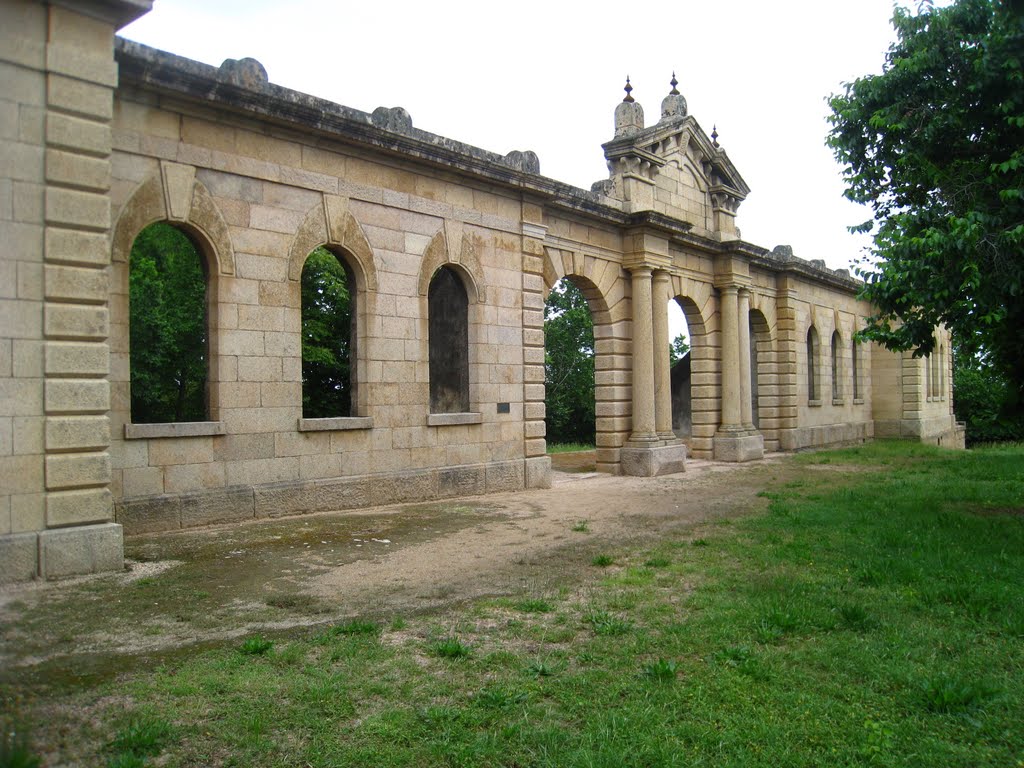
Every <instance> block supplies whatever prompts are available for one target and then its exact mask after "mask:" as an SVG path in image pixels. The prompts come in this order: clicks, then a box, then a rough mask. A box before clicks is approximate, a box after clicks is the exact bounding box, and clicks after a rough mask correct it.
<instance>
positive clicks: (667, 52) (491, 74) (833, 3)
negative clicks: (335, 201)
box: [121, 0, 895, 267]
mask: <svg viewBox="0 0 1024 768" xmlns="http://www.w3.org/2000/svg"><path fill="white" fill-rule="evenodd" d="M602 8H604V9H605V10H600V9H602ZM891 16H892V0H857V1H856V2H853V3H847V2H839V1H838V0H776V2H766V1H765V0H701V1H700V2H695V1H694V0H674V2H661V1H660V0H655V1H653V2H652V1H647V2H633V3H628V2H620V3H616V4H614V5H613V4H598V3H593V2H588V3H576V2H558V1H557V0H545V1H540V0H522V1H521V2H518V3H516V4H514V5H513V4H512V3H501V4H498V3H486V2H479V0H477V1H476V2H448V1H447V0H436V1H435V2H430V3H427V2H422V1H420V2H407V1H406V0H391V1H390V2H359V3H353V2H345V1H344V0H293V1H291V2H287V3H283V2H279V0H156V3H155V8H154V10H153V11H152V12H151V13H149V14H148V15H147V16H144V17H143V18H142V19H140V20H139V21H137V22H135V23H134V24H132V25H130V26H128V27H125V28H124V29H123V30H122V31H121V34H122V35H123V36H125V37H128V38H130V39H132V40H137V41H138V42H141V43H144V44H146V45H151V46H154V47H156V48H161V49H163V50H167V51H171V52H173V53H177V54H180V55H183V56H187V57H189V58H192V59H197V60H199V61H203V62H206V63H208V64H213V65H219V64H220V63H221V62H222V61H223V60H224V59H226V58H235V59H237V58H243V57H246V56H251V57H254V58H256V59H259V60H260V61H261V62H262V63H263V65H264V66H265V67H266V69H267V72H268V73H269V75H270V80H271V82H273V83H277V84H278V85H282V86H285V87H287V88H293V89H295V90H298V91H303V92H305V93H309V94H313V95H316V96H319V97H322V98H326V99H330V100H331V101H335V102H339V103H341V104H344V105H346V106H349V107H354V108H356V109H361V110H364V111H366V112H372V111H373V110H374V109H375V108H376V107H378V106H387V107H393V106H402V107H405V108H406V109H407V110H408V111H409V113H410V114H411V115H412V118H413V124H414V125H415V126H416V127H418V128H422V129H423V130H426V131H431V132H433V133H438V134H441V135H443V136H448V137H450V138H453V139H457V140H459V141H463V142H466V143H469V144H473V145H476V146H479V147H483V148H484V149H488V150H491V151H494V152H499V153H501V154H504V153H506V152H508V151H510V150H513V149H523V150H525V149H532V150H533V151H535V152H536V153H537V154H538V155H539V156H540V163H541V172H542V173H543V174H545V175H546V176H551V177H553V178H556V179H559V180H561V181H565V182H568V183H570V184H573V185H575V186H578V187H583V188H584V189H589V188H590V185H591V184H592V183H593V182H594V181H597V180H599V179H604V178H607V170H606V168H605V164H604V156H603V154H602V151H601V144H602V142H606V141H608V140H609V139H611V138H612V133H613V123H612V115H613V111H614V109H615V106H616V104H618V102H619V101H621V100H622V96H623V91H622V86H623V84H624V81H625V77H626V75H627V74H628V75H629V76H630V77H631V79H632V84H633V87H634V90H633V96H634V97H635V98H636V100H637V101H639V102H640V103H641V104H642V105H643V107H644V111H645V113H646V116H647V124H648V125H652V124H654V123H655V122H657V120H658V118H659V116H660V110H661V100H662V98H664V96H665V95H666V94H667V93H668V90H669V87H670V86H669V79H670V78H671V76H672V72H673V71H675V73H676V75H677V77H678V79H679V90H680V91H681V92H682V93H683V95H684V96H685V97H686V99H687V101H688V103H689V109H690V114H692V115H693V116H694V117H695V118H696V119H697V121H698V122H699V123H700V125H701V127H702V128H704V130H705V131H707V132H708V133H710V132H711V129H712V126H714V125H717V127H718V133H719V142H720V143H721V145H722V147H723V148H724V149H725V150H726V152H728V154H729V157H730V158H731V159H732V161H733V163H734V164H735V165H736V167H737V169H738V170H739V172H740V174H741V175H742V176H743V177H744V179H746V182H747V184H748V185H749V186H750V188H751V192H750V195H749V196H748V198H747V200H746V202H744V203H743V205H742V206H741V207H740V210H739V217H738V219H737V221H738V224H739V227H740V229H741V230H742V234H743V239H745V240H748V241H750V242H752V243H755V244H757V245H761V246H764V247H766V248H772V247H774V246H775V245H778V244H780V243H785V244H789V245H792V246H793V249H794V251H795V253H796V255H797V256H801V257H802V258H805V259H824V260H825V261H826V262H827V263H828V264H829V266H831V267H846V266H849V263H850V262H851V260H853V259H854V258H856V257H857V256H858V254H859V253H860V251H861V249H862V248H863V246H864V245H866V244H867V241H866V239H865V238H863V237H857V236H854V235H851V234H850V233H848V232H847V231H846V227H847V226H849V225H851V224H857V223H860V222H862V221H864V220H866V219H867V218H868V217H869V213H868V211H867V210H865V209H862V208H860V207H858V206H854V205H853V204H851V203H849V202H847V201H846V200H844V199H843V197H842V191H843V185H842V181H841V178H840V169H839V167H838V166H837V165H836V163H835V161H834V160H833V158H832V155H831V152H830V151H829V150H828V149H827V148H826V147H825V145H824V141H825V136H826V134H827V132H828V125H827V123H826V119H825V118H826V115H827V114H828V108H827V105H826V103H825V99H826V98H827V96H828V95H829V94H830V93H834V92H838V91H840V90H841V88H842V83H843V82H844V81H849V80H853V79H855V78H857V77H859V76H862V75H865V74H869V73H874V72H879V71H881V67H882V62H883V58H884V54H885V51H886V50H887V49H888V46H889V44H890V43H891V42H892V41H893V39H894V37H895V33H894V32H893V30H892V27H891V25H890V23H889V19H890V18H891Z"/></svg>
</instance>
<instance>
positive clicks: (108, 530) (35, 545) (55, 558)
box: [0, 523, 124, 584]
mask: <svg viewBox="0 0 1024 768" xmlns="http://www.w3.org/2000/svg"><path fill="white" fill-rule="evenodd" d="M0 563H2V564H3V567H2V568H0V584H9V583H14V582H18V581H30V580H32V579H37V578H43V579H57V578H61V577H64V576H75V575H79V574H86V573H101V572H103V571H119V570H121V569H123V568H124V536H123V531H122V527H121V526H120V525H117V524H115V523H102V524H99V525H81V526H74V527H70V528H55V529H51V530H47V531H39V532H37V533H35V532H34V533H15V534H11V535H8V536H0Z"/></svg>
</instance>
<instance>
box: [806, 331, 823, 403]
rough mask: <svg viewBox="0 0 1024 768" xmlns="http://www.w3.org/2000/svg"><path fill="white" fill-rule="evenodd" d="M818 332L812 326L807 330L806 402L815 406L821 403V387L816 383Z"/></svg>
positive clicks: (817, 375)
mask: <svg viewBox="0 0 1024 768" xmlns="http://www.w3.org/2000/svg"><path fill="white" fill-rule="evenodd" d="M819 346H820V345H819V342H818V330H817V329H816V328H815V327H814V326H813V325H812V326H811V327H810V328H808V329H807V400H808V401H809V402H810V403H812V404H815V405H820V402H821V385H820V383H819V381H818V378H819V376H820V373H819V371H818V350H819Z"/></svg>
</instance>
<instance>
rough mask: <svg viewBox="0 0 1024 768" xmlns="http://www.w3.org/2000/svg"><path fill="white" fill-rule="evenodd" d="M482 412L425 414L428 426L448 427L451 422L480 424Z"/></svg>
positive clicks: (482, 416)
mask: <svg viewBox="0 0 1024 768" xmlns="http://www.w3.org/2000/svg"><path fill="white" fill-rule="evenodd" d="M483 420H484V415H483V414H482V413H431V414H428V415H427V426H428V427H448V426H451V425H453V424H481V423H483Z"/></svg>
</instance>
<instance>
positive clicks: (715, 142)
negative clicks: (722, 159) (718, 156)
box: [711, 125, 718, 147]
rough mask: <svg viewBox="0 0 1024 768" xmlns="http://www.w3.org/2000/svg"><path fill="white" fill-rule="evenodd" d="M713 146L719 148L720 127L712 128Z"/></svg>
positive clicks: (714, 126)
mask: <svg viewBox="0 0 1024 768" xmlns="http://www.w3.org/2000/svg"><path fill="white" fill-rule="evenodd" d="M711 144H712V146H715V147H717V146H718V126H717V125H713V126H711Z"/></svg>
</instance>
